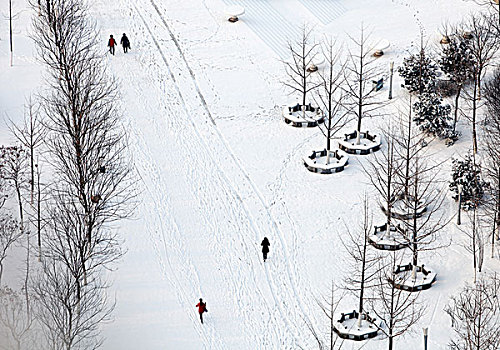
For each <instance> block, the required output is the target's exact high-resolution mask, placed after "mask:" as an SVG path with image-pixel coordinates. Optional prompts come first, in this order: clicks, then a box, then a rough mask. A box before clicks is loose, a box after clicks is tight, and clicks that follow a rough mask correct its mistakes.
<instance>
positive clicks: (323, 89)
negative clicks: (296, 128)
mask: <svg viewBox="0 0 500 350" xmlns="http://www.w3.org/2000/svg"><path fill="white" fill-rule="evenodd" d="M374 44H376V43H373V42H372V39H371V35H370V33H367V30H366V28H365V27H361V30H360V35H359V38H356V37H350V42H349V45H347V52H348V55H347V58H344V57H343V56H342V53H343V49H344V47H343V46H342V45H339V44H337V43H336V40H335V39H333V38H328V37H327V38H325V39H324V40H323V41H322V43H317V42H316V41H314V39H313V34H312V30H311V29H309V28H307V27H305V26H304V27H303V28H302V35H301V37H300V38H299V40H297V41H296V42H290V43H289V44H288V48H289V51H290V56H291V60H290V61H284V65H285V70H286V75H287V77H288V79H287V81H285V82H283V85H284V86H285V87H286V88H287V89H288V90H289V91H291V93H292V94H299V95H300V96H301V104H302V106H305V105H306V104H307V103H308V102H311V101H313V102H314V103H315V104H317V105H318V106H319V107H320V108H321V110H322V111H324V113H325V115H326V118H325V120H326V121H325V123H324V124H321V123H320V124H319V125H318V126H319V128H320V130H321V132H322V133H323V135H324V136H325V138H326V150H328V151H330V150H331V148H332V147H331V140H332V139H334V138H335V137H336V134H337V132H338V131H339V130H341V129H342V128H343V127H344V126H346V125H347V124H348V123H349V122H350V121H352V120H355V121H356V134H357V143H358V144H359V142H360V140H359V138H360V133H361V130H362V120H363V119H364V118H367V117H374V116H375V112H376V111H377V110H379V109H380V108H381V107H383V106H384V105H385V103H383V102H382V101H380V100H379V99H378V98H377V96H376V92H377V91H376V90H375V89H374V86H373V81H374V80H375V79H377V80H378V79H379V78H380V77H381V75H382V72H381V70H380V68H379V67H378V65H376V64H375V63H376V62H375V60H376V58H375V57H373V55H372V51H373V47H374ZM319 56H322V58H319ZM323 60H324V62H325V64H324V67H323V68H322V69H319V70H318V71H317V72H315V71H312V70H311V67H313V66H315V62H318V61H323Z"/></svg>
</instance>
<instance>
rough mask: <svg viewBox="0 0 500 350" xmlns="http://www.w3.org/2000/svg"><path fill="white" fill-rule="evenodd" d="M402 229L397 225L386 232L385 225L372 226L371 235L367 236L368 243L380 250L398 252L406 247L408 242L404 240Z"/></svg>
mask: <svg viewBox="0 0 500 350" xmlns="http://www.w3.org/2000/svg"><path fill="white" fill-rule="evenodd" d="M403 232H404V231H403V228H402V227H401V226H399V225H397V226H394V225H391V227H390V230H387V223H385V224H383V225H382V226H374V232H373V234H371V235H369V236H368V242H369V243H370V244H371V245H372V246H373V247H374V248H376V249H380V250H391V251H393V250H400V249H404V248H407V247H408V241H407V240H406V239H405V238H404V235H403Z"/></svg>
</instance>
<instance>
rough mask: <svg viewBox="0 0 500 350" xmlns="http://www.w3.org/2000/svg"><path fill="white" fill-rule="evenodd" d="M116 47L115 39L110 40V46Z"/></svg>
mask: <svg viewBox="0 0 500 350" xmlns="http://www.w3.org/2000/svg"><path fill="white" fill-rule="evenodd" d="M115 45H116V41H115V39H114V38H109V42H108V46H110V47H113V46H115Z"/></svg>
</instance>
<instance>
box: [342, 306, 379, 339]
mask: <svg viewBox="0 0 500 350" xmlns="http://www.w3.org/2000/svg"><path fill="white" fill-rule="evenodd" d="M358 315H359V313H358V312H357V311H352V312H349V313H347V314H344V313H342V314H341V317H340V319H339V320H337V322H335V323H334V325H333V330H334V331H335V333H337V335H338V336H339V337H340V338H342V339H350V340H356V341H361V340H366V339H370V338H374V337H376V336H377V335H378V327H377V326H376V325H375V319H374V318H371V317H370V316H368V314H364V315H362V316H361V317H362V322H361V326H358Z"/></svg>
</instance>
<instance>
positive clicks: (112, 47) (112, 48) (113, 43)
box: [108, 35, 116, 55]
mask: <svg viewBox="0 0 500 350" xmlns="http://www.w3.org/2000/svg"><path fill="white" fill-rule="evenodd" d="M115 46H116V40H115V39H114V38H113V35H110V36H109V40H108V47H109V52H110V53H111V54H112V55H114V54H115Z"/></svg>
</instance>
